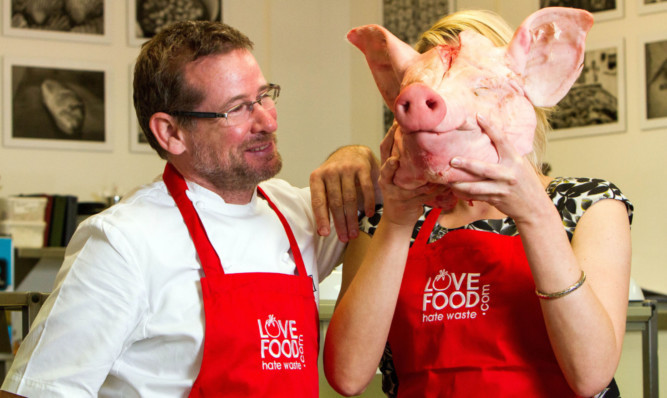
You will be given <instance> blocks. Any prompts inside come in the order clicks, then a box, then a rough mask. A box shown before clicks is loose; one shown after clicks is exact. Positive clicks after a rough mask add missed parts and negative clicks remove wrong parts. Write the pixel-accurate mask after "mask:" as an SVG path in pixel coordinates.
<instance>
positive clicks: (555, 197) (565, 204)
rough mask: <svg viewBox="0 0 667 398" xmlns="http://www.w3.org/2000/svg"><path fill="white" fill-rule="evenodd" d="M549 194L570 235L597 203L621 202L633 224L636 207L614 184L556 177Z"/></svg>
mask: <svg viewBox="0 0 667 398" xmlns="http://www.w3.org/2000/svg"><path fill="white" fill-rule="evenodd" d="M547 194H548V195H549V197H550V198H551V200H552V201H553V203H554V205H555V206H556V208H557V209H558V212H559V213H560V214H561V218H562V219H563V225H565V227H566V230H568V235H570V234H571V233H572V232H574V228H575V227H576V225H577V222H578V221H579V219H580V218H581V216H583V214H584V213H585V212H586V210H588V209H589V208H590V207H591V206H592V205H594V204H595V203H597V202H599V201H601V200H605V199H612V200H618V201H621V202H622V203H623V204H625V206H626V208H627V210H628V219H629V221H630V223H631V224H632V215H633V211H634V206H633V205H632V202H630V200H629V199H628V198H627V197H626V196H625V195H624V194H623V192H621V190H620V188H618V187H617V186H616V185H615V184H614V183H613V182H611V181H608V180H605V179H601V178H588V177H556V178H554V179H553V180H552V181H551V182H550V183H549V185H548V186H547Z"/></svg>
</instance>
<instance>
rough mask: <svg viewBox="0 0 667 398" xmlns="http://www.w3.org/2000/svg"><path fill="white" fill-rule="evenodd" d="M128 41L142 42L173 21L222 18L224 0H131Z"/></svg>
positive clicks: (135, 43) (132, 42)
mask: <svg viewBox="0 0 667 398" xmlns="http://www.w3.org/2000/svg"><path fill="white" fill-rule="evenodd" d="M128 3H129V4H128V11H129V16H128V25H129V29H130V31H129V42H130V44H131V45H141V44H142V43H143V42H145V41H146V40H148V39H150V38H151V37H153V36H155V34H156V33H158V32H160V30H162V28H163V27H164V26H166V25H168V24H170V23H172V22H176V21H186V20H198V21H200V20H204V21H222V0H129V2H128Z"/></svg>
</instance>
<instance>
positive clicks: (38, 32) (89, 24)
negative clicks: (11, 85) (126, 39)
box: [2, 0, 111, 43]
mask: <svg viewBox="0 0 667 398" xmlns="http://www.w3.org/2000/svg"><path fill="white" fill-rule="evenodd" d="M110 3H111V0H102V5H101V6H99V5H97V4H94V3H89V2H83V1H82V2H80V3H70V4H74V6H72V5H70V6H65V5H61V6H58V7H57V8H56V7H52V6H51V7H50V6H49V5H48V4H49V3H48V2H44V3H43V4H44V5H43V6H42V7H43V8H37V9H35V8H31V9H28V8H25V1H20V0H3V1H2V26H3V33H4V34H5V35H6V36H15V37H24V38H31V39H47V40H66V41H80V42H89V43H111V34H110V30H111V29H110V27H111V22H110V19H111V18H110V16H111V9H110V7H111V6H110ZM76 5H78V6H79V7H75V6H76Z"/></svg>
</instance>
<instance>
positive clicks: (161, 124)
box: [148, 112, 186, 155]
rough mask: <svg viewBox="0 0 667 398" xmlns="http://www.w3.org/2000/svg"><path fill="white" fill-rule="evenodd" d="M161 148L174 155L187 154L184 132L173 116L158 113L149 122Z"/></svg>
mask: <svg viewBox="0 0 667 398" xmlns="http://www.w3.org/2000/svg"><path fill="white" fill-rule="evenodd" d="M148 123H149V126H150V128H151V131H153V135H155V139H156V140H157V142H158V143H159V144H160V146H161V147H162V148H163V149H164V150H165V151H167V152H169V153H170V154H172V155H180V154H182V153H183V152H185V149H186V145H185V140H184V135H183V131H182V130H181V129H180V128H179V127H178V125H177V123H176V120H175V119H174V117H173V116H171V115H169V114H167V113H164V112H156V113H154V114H153V116H151V119H150V121H149V122H148Z"/></svg>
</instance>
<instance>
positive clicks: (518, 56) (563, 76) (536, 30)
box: [507, 7, 593, 106]
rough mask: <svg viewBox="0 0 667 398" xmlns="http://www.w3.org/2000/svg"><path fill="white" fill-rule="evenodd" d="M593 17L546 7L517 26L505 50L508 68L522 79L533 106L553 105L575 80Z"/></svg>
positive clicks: (579, 70) (579, 69)
mask: <svg viewBox="0 0 667 398" xmlns="http://www.w3.org/2000/svg"><path fill="white" fill-rule="evenodd" d="M591 26H593V16H592V15H591V14H590V13H589V12H587V11H584V10H578V9H574V8H565V7H547V8H543V9H541V10H539V11H537V12H535V13H533V14H531V15H530V16H529V17H528V18H526V20H525V21H523V23H522V24H521V26H519V29H517V31H516V32H515V33H514V37H513V38H512V40H511V41H510V43H509V45H508V47H507V56H508V59H507V61H508V64H509V67H510V68H511V69H512V70H513V71H514V72H516V73H517V74H519V75H521V76H522V77H523V79H524V90H525V92H526V96H527V97H528V98H529V99H530V100H531V102H532V103H533V104H534V105H536V106H554V105H556V104H557V103H558V101H560V100H561V99H562V98H563V97H564V96H565V94H567V92H568V91H569V90H570V87H572V84H574V82H575V80H577V78H578V77H579V73H581V68H582V66H583V61H584V52H585V50H584V48H585V42H586V34H587V33H588V31H589V30H590V29H591Z"/></svg>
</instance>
